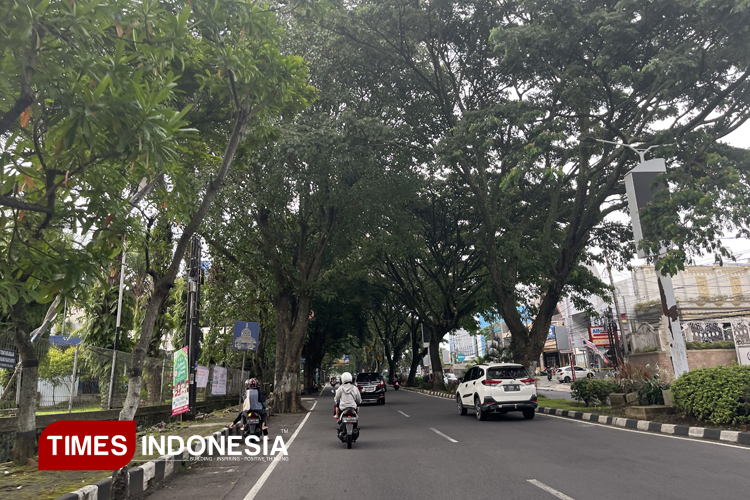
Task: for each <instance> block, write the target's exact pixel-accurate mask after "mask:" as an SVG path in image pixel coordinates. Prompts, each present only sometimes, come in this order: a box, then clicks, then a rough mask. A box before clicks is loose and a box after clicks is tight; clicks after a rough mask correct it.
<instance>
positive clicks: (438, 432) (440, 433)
mask: <svg viewBox="0 0 750 500" xmlns="http://www.w3.org/2000/svg"><path fill="white" fill-rule="evenodd" d="M430 430H431V431H432V432H434V433H435V434H437V435H438V436H443V437H444V438H445V439H447V440H448V441H450V442H451V443H458V441H456V440H455V439H453V438H452V437H450V436H446V435H445V434H443V433H442V432H440V431H439V430H437V429H435V428H434V427H430Z"/></svg>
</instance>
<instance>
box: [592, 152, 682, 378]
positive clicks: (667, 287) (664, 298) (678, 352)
mask: <svg viewBox="0 0 750 500" xmlns="http://www.w3.org/2000/svg"><path fill="white" fill-rule="evenodd" d="M583 141H585V142H590V141H596V142H603V143H606V144H614V145H616V146H619V147H624V148H628V149H630V150H631V151H634V152H635V153H637V154H638V157H639V158H640V163H639V164H638V166H637V167H635V168H634V169H633V170H631V171H630V172H628V173H627V174H625V190H626V192H627V196H628V207H629V209H630V219H631V222H632V225H633V237H634V239H635V243H636V246H637V247H638V246H639V245H640V242H641V240H642V239H643V227H642V226H641V218H640V210H642V209H643V208H644V207H646V205H647V204H648V203H649V202H650V201H651V200H652V199H653V197H654V193H655V191H660V190H662V189H666V188H667V187H666V186H664V185H660V186H658V187H657V188H656V189H653V188H652V187H651V185H652V184H653V183H654V181H655V180H656V178H657V177H658V176H659V175H660V174H663V173H665V172H666V171H667V166H666V163H665V161H664V159H663V158H654V159H651V160H646V158H645V157H646V153H648V152H649V151H650V150H652V149H653V148H655V147H657V146H655V145H654V146H649V147H648V148H645V149H638V148H636V147H634V146H631V145H630V144H624V143H621V142H613V141H606V140H604V139H596V138H593V137H583ZM671 145H672V144H664V146H671ZM637 251H638V257H640V258H642V259H644V258H647V257H653V258H654V267H655V268H656V267H658V264H659V257H660V256H662V255H664V254H665V253H666V249H665V248H662V249H661V250H660V252H659V254H658V255H653V254H651V253H649V254H646V252H644V251H643V250H642V249H640V248H638V249H637ZM656 276H657V281H658V285H659V297H660V298H661V305H662V313H663V316H664V318H665V319H666V324H667V336H668V338H669V347H670V350H671V353H670V360H671V361H672V370H673V371H674V375H675V378H677V377H679V376H680V375H682V374H683V373H686V372H688V371H689V367H688V362H687V350H686V347H685V339H684V338H683V337H682V329H681V326H680V318H679V315H678V312H677V300H676V298H675V295H674V287H673V286H672V277H671V276H669V275H668V274H666V273H665V272H664V271H663V270H659V271H657V273H656ZM618 320H619V318H618ZM618 323H619V321H618Z"/></svg>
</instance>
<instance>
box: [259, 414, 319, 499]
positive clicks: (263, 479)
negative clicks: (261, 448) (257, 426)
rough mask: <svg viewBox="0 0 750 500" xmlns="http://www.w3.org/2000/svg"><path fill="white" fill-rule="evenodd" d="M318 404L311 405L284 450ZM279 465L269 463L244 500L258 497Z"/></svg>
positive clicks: (275, 461) (274, 462)
mask: <svg viewBox="0 0 750 500" xmlns="http://www.w3.org/2000/svg"><path fill="white" fill-rule="evenodd" d="M317 404H318V402H317V401H315V403H313V405H312V408H310V411H309V412H307V415H305V418H303V419H302V423H300V424H299V427H297V430H296V431H294V434H292V437H291V438H290V439H289V441H287V442H286V448H287V450H289V447H290V446H291V445H292V443H293V442H294V438H296V437H297V434H299V431H301V430H302V427H303V426H304V425H305V422H307V419H308V418H310V415H312V412H313V410H314V409H315V406H317ZM281 453H282V452H281V451H279V452H278V453H277V454H276V456H275V457H274V458H277V457H279V456H280V455H281ZM278 464H279V461H278V460H274V461H273V462H271V465H269V466H268V468H267V469H266V471H265V472H264V473H263V475H262V476H260V479H258V482H257V483H255V486H253V488H252V489H251V490H250V491H248V492H247V495H245V498H244V500H254V498H255V497H256V496H257V495H258V492H259V491H260V489H261V488H262V487H263V485H264V484H266V481H267V480H268V478H269V477H270V476H271V473H272V472H273V470H274V469H275V468H276V466H277V465H278Z"/></svg>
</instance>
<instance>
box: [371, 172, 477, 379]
mask: <svg viewBox="0 0 750 500" xmlns="http://www.w3.org/2000/svg"><path fill="white" fill-rule="evenodd" d="M409 208H410V215H411V217H412V221H411V224H410V226H412V227H415V230H414V231H413V232H412V231H404V232H405V233H407V234H410V236H411V238H410V239H404V240H403V241H402V243H401V246H402V248H403V247H407V249H405V250H404V251H402V252H398V251H397V250H394V251H393V252H392V253H389V251H388V250H383V251H382V253H381V259H382V266H381V268H380V269H379V272H381V273H382V277H383V279H384V280H389V281H390V282H391V283H392V288H391V290H392V291H393V293H394V294H395V295H397V296H398V297H399V298H400V300H401V301H402V302H403V303H404V304H405V305H406V306H407V307H408V308H409V309H410V310H412V311H414V312H415V313H416V315H417V316H418V317H419V320H420V322H421V323H422V325H423V326H422V328H424V329H426V330H427V332H429V343H430V346H429V351H428V353H429V356H430V368H431V372H432V373H433V379H434V383H435V385H436V386H437V387H438V388H443V387H444V381H443V369H442V362H441V359H440V344H441V342H442V341H443V339H444V338H445V335H446V334H447V333H448V332H450V331H452V330H454V329H456V328H458V327H459V326H471V325H472V324H473V323H474V320H473V319H472V317H471V316H472V314H473V313H475V312H476V311H478V310H479V308H480V306H481V299H482V298H483V297H484V296H485V295H484V294H483V293H482V291H483V289H484V287H485V286H486V275H485V272H484V269H483V265H482V261H481V259H480V256H479V252H478V250H477V249H476V247H475V246H474V245H473V244H472V241H471V236H470V235H471V234H472V233H473V232H474V231H476V229H477V227H476V224H475V223H474V222H473V220H476V219H475V218H474V217H473V216H472V213H471V209H470V207H469V206H468V204H467V199H466V198H465V197H464V196H463V195H462V193H461V189H456V188H455V186H453V185H451V184H450V183H449V182H435V183H433V185H432V186H430V187H429V188H427V189H426V190H425V192H423V193H420V197H419V198H418V199H417V200H416V201H415V202H414V203H413V204H411V206H410V207H409ZM399 238H403V236H401V235H399ZM387 244H388V243H386V245H387ZM395 248H398V247H395ZM415 353H416V351H413V354H415Z"/></svg>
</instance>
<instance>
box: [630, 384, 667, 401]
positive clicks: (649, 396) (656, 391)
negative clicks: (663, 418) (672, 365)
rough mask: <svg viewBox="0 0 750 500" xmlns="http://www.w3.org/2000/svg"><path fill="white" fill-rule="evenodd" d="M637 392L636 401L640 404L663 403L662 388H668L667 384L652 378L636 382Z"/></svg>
mask: <svg viewBox="0 0 750 500" xmlns="http://www.w3.org/2000/svg"><path fill="white" fill-rule="evenodd" d="M636 385H637V387H636V392H638V403H639V404H642V405H663V404H664V394H663V393H662V392H661V391H662V389H669V387H670V386H669V384H668V383H666V382H661V381H659V379H657V378H654V379H651V380H645V381H643V382H641V383H638V384H636Z"/></svg>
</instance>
